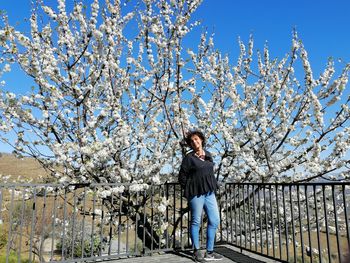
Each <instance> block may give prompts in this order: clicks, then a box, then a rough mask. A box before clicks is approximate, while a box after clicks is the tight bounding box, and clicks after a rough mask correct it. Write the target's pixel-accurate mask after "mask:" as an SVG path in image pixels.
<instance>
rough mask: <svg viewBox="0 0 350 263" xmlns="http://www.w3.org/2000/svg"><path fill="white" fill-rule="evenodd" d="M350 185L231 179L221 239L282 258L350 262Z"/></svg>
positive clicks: (255, 251) (227, 191) (225, 196)
mask: <svg viewBox="0 0 350 263" xmlns="http://www.w3.org/2000/svg"><path fill="white" fill-rule="evenodd" d="M349 189H350V184H349V183H306V184H254V183H247V184H230V183H227V184H226V185H225V188H224V191H223V194H222V196H221V200H222V202H221V203H222V204H223V206H222V208H221V211H222V212H221V214H222V220H221V223H222V226H221V240H222V241H226V242H227V243H229V244H232V245H234V246H236V247H239V248H241V249H245V250H248V251H251V252H254V253H257V254H261V255H264V256H267V257H270V258H273V259H278V260H280V261H282V262H348V261H345V257H343V256H345V255H346V254H347V253H348V252H349V241H350V239H349V204H350V202H349V198H350V196H349V192H350V191H349Z"/></svg>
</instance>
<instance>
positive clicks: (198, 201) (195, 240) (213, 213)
mask: <svg viewBox="0 0 350 263" xmlns="http://www.w3.org/2000/svg"><path fill="white" fill-rule="evenodd" d="M189 203H190V209H191V240H192V244H193V246H194V248H195V249H199V248H200V247H199V227H200V224H201V217H202V211H203V208H204V211H205V212H206V214H207V217H208V227H207V251H213V250H214V240H215V233H216V229H217V227H218V225H219V223H220V216H219V209H218V205H217V202H216V198H215V194H214V193H213V192H209V193H206V194H203V195H200V196H194V197H191V198H190V199H189Z"/></svg>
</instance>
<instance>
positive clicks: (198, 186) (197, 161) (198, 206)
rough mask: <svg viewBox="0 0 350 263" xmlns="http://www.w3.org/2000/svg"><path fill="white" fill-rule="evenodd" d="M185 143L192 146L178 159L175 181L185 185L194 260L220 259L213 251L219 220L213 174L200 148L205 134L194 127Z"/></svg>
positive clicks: (206, 154)
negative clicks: (202, 241)
mask: <svg viewBox="0 0 350 263" xmlns="http://www.w3.org/2000/svg"><path fill="white" fill-rule="evenodd" d="M185 140H186V143H187V145H189V146H190V147H191V148H192V151H191V152H190V153H189V154H187V155H186V156H185V157H184V158H183V160H182V163H181V168H180V172H179V182H180V184H181V185H182V186H183V187H184V189H185V196H186V198H187V199H188V202H189V205H190V210H191V240H192V245H193V246H194V252H193V258H194V260H195V261H197V262H200V261H202V260H205V261H212V260H220V259H222V256H220V255H218V254H216V253H214V240H215V233H216V229H217V227H218V225H219V222H220V217H219V209H218V205H217V202H216V197H215V193H214V192H215V190H216V189H217V188H218V184H217V181H216V179H215V177H214V162H213V158H212V156H211V154H210V153H209V152H208V151H206V150H204V149H203V147H204V145H205V137H204V135H203V133H202V132H200V131H198V130H195V131H191V132H189V133H188V134H187V135H186V138H185ZM203 209H204V210H205V212H206V214H207V217H208V227H207V244H206V253H205V256H204V257H203V256H202V254H201V252H200V250H199V249H200V247H199V228H200V222H201V215H202V211H203Z"/></svg>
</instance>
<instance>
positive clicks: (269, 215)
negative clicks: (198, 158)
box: [0, 183, 350, 262]
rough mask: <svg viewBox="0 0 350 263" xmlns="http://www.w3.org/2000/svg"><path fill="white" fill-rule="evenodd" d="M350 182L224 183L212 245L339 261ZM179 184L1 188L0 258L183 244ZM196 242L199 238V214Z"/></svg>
mask: <svg viewBox="0 0 350 263" xmlns="http://www.w3.org/2000/svg"><path fill="white" fill-rule="evenodd" d="M349 189H350V183H329V184H323V183H320V184H316V183H314V184H312V183H308V184H253V183H251V184H231V183H226V184H225V185H223V186H222V187H221V189H220V191H219V192H218V194H217V198H218V201H219V205H220V211H221V213H220V215H221V224H220V228H219V231H218V232H217V241H219V242H224V243H228V244H230V245H233V246H236V247H238V248H241V249H244V250H248V251H250V252H254V253H257V254H260V255H264V256H267V257H270V258H274V259H277V260H279V261H282V262H345V261H342V259H341V255H344V254H345V253H347V252H348V244H349V240H350V239H349V209H350V208H349V204H350V202H349V200H348V199H349V198H350V197H349ZM189 218H190V215H189V209H188V207H187V201H186V199H185V198H184V197H183V196H182V190H181V187H180V185H178V184H176V183H168V184H165V185H158V186H156V185H130V184H72V185H56V184H6V185H5V184H3V185H1V184H0V259H1V257H2V258H4V259H5V260H6V262H9V261H11V260H15V261H17V262H25V261H27V262H28V261H29V262H45V261H56V262H69V261H74V262H77V261H89V260H96V259H99V260H103V259H112V258H120V257H129V256H140V255H145V254H152V253H156V252H160V251H172V250H175V249H186V248H190V247H191V242H190V236H189V229H190V220H189ZM202 226H203V227H202V228H201V230H200V231H201V235H200V239H201V244H205V238H206V235H205V230H206V229H205V227H206V218H205V217H203V224H202Z"/></svg>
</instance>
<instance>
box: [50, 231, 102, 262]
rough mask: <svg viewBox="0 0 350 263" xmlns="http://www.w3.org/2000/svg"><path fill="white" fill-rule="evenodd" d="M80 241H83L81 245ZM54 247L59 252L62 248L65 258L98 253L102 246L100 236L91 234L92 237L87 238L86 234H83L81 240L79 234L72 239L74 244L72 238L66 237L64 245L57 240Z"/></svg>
mask: <svg viewBox="0 0 350 263" xmlns="http://www.w3.org/2000/svg"><path fill="white" fill-rule="evenodd" d="M79 237H80V238H79ZM91 241H92V242H91ZM82 243H83V246H82ZM91 243H92V244H91ZM91 245H92V246H91ZM56 248H57V249H58V250H59V251H61V252H62V249H64V251H65V253H64V254H65V256H66V257H67V258H68V257H74V258H76V257H82V256H84V257H85V256H90V255H91V253H92V254H93V255H96V254H98V253H99V251H100V250H101V248H102V242H101V240H100V237H98V236H96V235H95V236H93V237H92V238H91V237H90V238H88V237H87V236H85V237H84V240H83V242H82V240H81V235H80V236H78V237H76V238H75V239H74V245H73V239H72V238H71V237H68V238H66V240H65V241H64V247H63V244H62V242H58V243H57V246H56Z"/></svg>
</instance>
